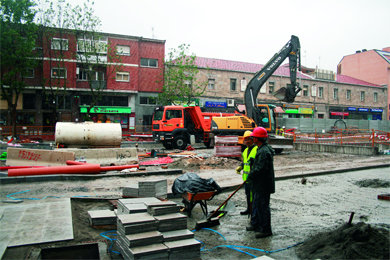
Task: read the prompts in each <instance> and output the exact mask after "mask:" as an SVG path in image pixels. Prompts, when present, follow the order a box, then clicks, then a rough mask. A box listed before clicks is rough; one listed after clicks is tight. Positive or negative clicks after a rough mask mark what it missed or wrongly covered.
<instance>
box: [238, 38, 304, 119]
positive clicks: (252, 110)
mask: <svg viewBox="0 0 390 260" xmlns="http://www.w3.org/2000/svg"><path fill="white" fill-rule="evenodd" d="M300 48H301V46H300V43H299V39H298V37H297V36H294V35H292V36H291V39H290V41H289V42H287V44H286V45H285V46H283V48H282V49H281V50H280V51H279V52H278V53H276V54H275V55H274V56H273V57H272V58H271V59H270V60H269V61H268V63H267V64H266V65H265V66H264V67H263V68H262V69H261V70H260V71H259V72H257V73H256V74H255V76H254V77H253V78H252V79H251V80H250V81H249V83H248V86H247V87H246V90H245V96H244V99H245V107H246V115H247V116H248V117H249V118H252V119H254V120H255V122H256V124H257V125H260V122H259V118H260V116H259V111H258V109H257V95H258V94H259V92H260V89H261V87H262V86H263V85H264V83H265V82H266V81H267V80H268V79H269V78H270V77H271V76H272V74H273V73H274V72H275V71H276V69H277V68H279V66H280V65H281V64H282V63H283V61H284V60H285V59H286V58H287V57H288V58H289V68H290V80H291V85H289V86H288V87H287V88H284V87H283V88H281V89H279V90H278V91H276V92H275V93H274V96H275V97H276V98H278V99H279V100H280V101H284V102H289V103H292V102H294V100H295V97H296V95H297V94H298V92H299V91H300V90H301V88H300V87H299V86H298V85H297V82H296V79H297V69H299V70H300Z"/></svg>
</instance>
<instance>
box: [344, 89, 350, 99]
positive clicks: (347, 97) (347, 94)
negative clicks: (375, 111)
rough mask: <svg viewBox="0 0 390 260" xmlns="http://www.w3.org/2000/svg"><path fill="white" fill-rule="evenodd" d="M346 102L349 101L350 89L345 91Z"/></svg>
mask: <svg viewBox="0 0 390 260" xmlns="http://www.w3.org/2000/svg"><path fill="white" fill-rule="evenodd" d="M345 98H346V99H347V100H351V90H350V89H347V92H346V97H345Z"/></svg>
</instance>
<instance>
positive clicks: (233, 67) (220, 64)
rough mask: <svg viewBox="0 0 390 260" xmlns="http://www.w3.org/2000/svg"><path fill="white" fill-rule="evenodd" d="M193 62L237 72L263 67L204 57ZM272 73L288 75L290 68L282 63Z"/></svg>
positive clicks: (304, 77) (198, 64)
mask: <svg viewBox="0 0 390 260" xmlns="http://www.w3.org/2000/svg"><path fill="white" fill-rule="evenodd" d="M195 64H196V65H197V66H198V67H201V68H210V69H216V70H230V71H239V72H247V73H256V72H258V71H259V70H261V69H262V68H263V67H264V65H262V64H256V63H249V62H242V61H231V60H221V59H213V58H204V57H196V60H195ZM298 73H299V72H298ZM273 75H275V76H286V77H289V76H290V69H289V67H288V65H286V64H285V65H282V66H280V67H279V68H278V69H277V70H276V71H275V72H274V74H273ZM298 77H302V78H303V79H311V77H310V76H308V75H306V74H303V73H299V75H298Z"/></svg>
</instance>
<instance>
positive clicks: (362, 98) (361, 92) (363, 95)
mask: <svg viewBox="0 0 390 260" xmlns="http://www.w3.org/2000/svg"><path fill="white" fill-rule="evenodd" d="M365 97H366V93H364V91H360V101H362V102H363V101H364V99H365Z"/></svg>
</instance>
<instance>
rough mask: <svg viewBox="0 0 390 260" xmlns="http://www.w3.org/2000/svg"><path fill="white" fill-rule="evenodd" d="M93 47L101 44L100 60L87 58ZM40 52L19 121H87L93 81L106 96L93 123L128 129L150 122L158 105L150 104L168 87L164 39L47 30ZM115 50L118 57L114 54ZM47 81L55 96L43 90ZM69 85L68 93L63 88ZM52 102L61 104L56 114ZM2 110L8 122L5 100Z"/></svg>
mask: <svg viewBox="0 0 390 260" xmlns="http://www.w3.org/2000/svg"><path fill="white" fill-rule="evenodd" d="M89 45H93V46H99V51H98V54H97V55H96V56H98V58H95V59H98V60H99V61H94V60H93V59H92V60H91V57H87V54H86V51H87V49H88V46H89ZM37 51H40V52H41V60H40V62H39V66H38V67H36V68H31V70H30V71H29V75H28V78H27V79H26V83H27V87H26V89H25V91H24V92H23V94H22V95H21V96H20V97H19V102H18V107H17V110H18V116H17V124H18V125H27V126H28V125H39V126H54V124H55V120H57V121H62V122H75V121H83V120H84V119H86V111H87V107H88V106H89V105H90V104H91V100H92V97H91V89H90V84H91V86H92V89H95V88H96V87H99V88H101V89H102V91H101V99H100V100H99V101H98V104H97V105H96V106H95V107H94V108H92V110H91V112H93V114H92V119H93V120H94V121H99V122H118V123H121V124H122V129H123V130H125V131H126V130H132V129H135V127H136V126H139V125H141V126H142V125H150V123H151V121H148V120H151V118H150V115H151V114H152V113H153V108H154V107H152V106H150V105H148V104H149V103H150V100H154V97H156V96H157V93H158V92H159V91H161V89H162V85H163V81H162V75H163V74H162V72H163V68H164V55H165V41H164V40H156V39H147V38H142V37H134V36H128V35H118V34H109V33H99V35H98V36H88V35H84V36H82V37H80V36H75V35H74V34H73V33H72V32H65V33H64V32H61V33H56V34H50V36H49V34H44V35H43V37H41V38H40V43H39V46H37ZM112 51H113V52H115V54H116V55H111V54H112V53H110V52H112ZM59 57H60V58H59ZM88 59H89V60H88ZM83 61H88V62H83ZM91 72H92V73H91ZM42 82H44V83H42ZM43 84H44V85H45V89H46V90H49V87H50V86H51V87H52V88H53V89H55V90H56V95H55V96H53V95H46V96H45V95H43V93H50V91H45V92H44V91H43V87H42V86H43ZM65 87H66V91H61V90H63V89H64V88H65ZM58 90H60V91H58ZM47 101H49V102H53V104H55V103H56V104H57V109H56V115H55V116H53V109H52V106H50V104H49V105H48V102H47ZM154 103H155V102H154ZM0 109H1V118H0V123H2V124H5V120H6V112H7V103H6V102H5V101H4V100H1V103H0ZM141 129H142V127H141ZM141 131H142V130H141Z"/></svg>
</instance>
